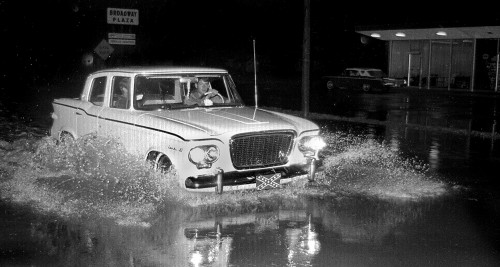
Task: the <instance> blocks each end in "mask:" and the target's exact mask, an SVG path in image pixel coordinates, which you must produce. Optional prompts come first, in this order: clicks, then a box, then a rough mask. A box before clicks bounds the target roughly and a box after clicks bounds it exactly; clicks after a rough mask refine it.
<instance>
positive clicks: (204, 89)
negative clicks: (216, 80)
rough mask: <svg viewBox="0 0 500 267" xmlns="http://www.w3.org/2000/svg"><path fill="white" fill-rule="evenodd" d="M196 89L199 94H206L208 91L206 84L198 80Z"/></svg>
mask: <svg viewBox="0 0 500 267" xmlns="http://www.w3.org/2000/svg"><path fill="white" fill-rule="evenodd" d="M198 89H199V90H200V92H202V93H206V92H207V91H208V82H206V81H203V80H199V81H198Z"/></svg>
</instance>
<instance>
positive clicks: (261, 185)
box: [255, 173, 281, 191]
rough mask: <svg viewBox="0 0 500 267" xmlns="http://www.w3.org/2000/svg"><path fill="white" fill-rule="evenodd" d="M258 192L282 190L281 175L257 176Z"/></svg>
mask: <svg viewBox="0 0 500 267" xmlns="http://www.w3.org/2000/svg"><path fill="white" fill-rule="evenodd" d="M255 180H256V181H255V183H256V188H257V190H259V191H260V190H267V189H276V188H281V173H271V174H257V175H256V176H255Z"/></svg>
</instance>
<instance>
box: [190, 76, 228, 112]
mask: <svg viewBox="0 0 500 267" xmlns="http://www.w3.org/2000/svg"><path fill="white" fill-rule="evenodd" d="M214 96H219V92H218V91H217V90H215V89H212V88H211V87H210V82H209V81H208V80H207V79H206V78H199V79H198V83H197V84H196V89H194V90H193V91H191V93H190V94H189V97H188V98H186V100H185V101H184V103H185V104H186V105H195V104H198V105H199V106H211V105H213V103H214V102H216V103H219V102H220V101H213V100H212V98H213V97H214ZM218 98H219V97H216V98H214V100H216V99H217V100H218Z"/></svg>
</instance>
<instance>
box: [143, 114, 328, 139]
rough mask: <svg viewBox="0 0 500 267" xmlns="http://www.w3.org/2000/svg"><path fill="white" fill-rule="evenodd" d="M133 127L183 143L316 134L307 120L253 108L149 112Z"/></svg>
mask: <svg viewBox="0 0 500 267" xmlns="http://www.w3.org/2000/svg"><path fill="white" fill-rule="evenodd" d="M136 124H138V125H141V126H144V127H147V128H153V129H158V130H162V131H167V132H169V133H172V134H174V135H177V136H178V137H180V138H182V139H186V140H188V139H189V140H192V139H203V138H209V137H213V136H217V135H221V134H227V133H231V134H238V133H244V132H256V131H274V130H292V131H295V132H296V133H297V135H300V134H301V133H302V132H304V131H312V130H319V127H318V126H317V125H316V124H315V123H313V122H311V121H309V120H306V119H303V118H299V117H296V116H292V115H287V114H282V113H278V112H273V111H268V110H264V109H260V108H253V107H231V108H227V107H225V108H195V109H188V110H160V111H152V112H146V113H144V114H142V115H140V116H139V118H138V121H137V122H136Z"/></svg>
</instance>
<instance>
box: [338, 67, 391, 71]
mask: <svg viewBox="0 0 500 267" xmlns="http://www.w3.org/2000/svg"><path fill="white" fill-rule="evenodd" d="M346 70H365V71H382V70H381V69H374V68H346Z"/></svg>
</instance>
